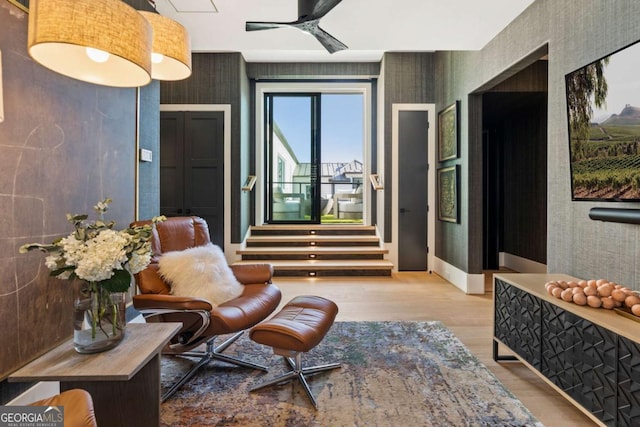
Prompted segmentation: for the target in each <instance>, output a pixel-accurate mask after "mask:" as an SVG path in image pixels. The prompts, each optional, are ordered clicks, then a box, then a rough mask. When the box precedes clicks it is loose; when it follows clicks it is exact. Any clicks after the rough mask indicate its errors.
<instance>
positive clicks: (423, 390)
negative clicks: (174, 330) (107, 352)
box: [161, 322, 542, 427]
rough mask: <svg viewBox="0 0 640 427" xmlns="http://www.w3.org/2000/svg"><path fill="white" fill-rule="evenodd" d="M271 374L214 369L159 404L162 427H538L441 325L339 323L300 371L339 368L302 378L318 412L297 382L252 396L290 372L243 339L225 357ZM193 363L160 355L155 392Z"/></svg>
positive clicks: (279, 359) (268, 351) (280, 361)
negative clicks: (260, 366)
mask: <svg viewBox="0 0 640 427" xmlns="http://www.w3.org/2000/svg"><path fill="white" fill-rule="evenodd" d="M226 352H227V353H229V354H235V355H244V356H243V357H245V358H250V359H251V360H253V361H254V362H257V363H261V364H265V365H266V366H269V367H270V370H269V373H263V372H259V371H252V370H249V369H245V368H237V367H230V366H226V365H224V364H222V363H218V362H216V363H213V364H210V365H209V366H207V367H204V368H201V369H200V371H199V373H198V374H196V376H195V377H194V378H192V379H191V381H190V382H189V383H187V384H185V385H184V386H183V387H182V389H181V390H179V391H178V392H177V393H176V394H175V395H174V396H173V397H172V398H170V399H169V400H167V401H166V402H165V403H163V404H162V408H161V420H162V422H161V425H162V426H194V427H195V426H243V427H244V426H269V427H278V426H291V427H299V426H322V427H328V426H331V427H334V426H335V427H338V426H367V427H373V426H384V427H389V426H443V427H444V426H446V427H450V426H456V427H457V426H501V427H505V426H542V424H540V423H539V422H538V421H537V420H536V419H535V418H534V417H533V415H532V414H531V413H530V412H529V411H528V410H527V409H526V408H525V407H524V405H522V403H521V402H520V401H519V400H517V399H516V398H515V397H514V396H513V395H512V394H511V393H510V392H509V391H508V390H506V389H505V388H504V386H503V385H502V384H501V383H500V381H499V380H498V379H497V378H496V377H495V376H494V375H493V374H492V373H491V372H490V371H489V370H488V369H487V368H486V367H485V366H484V365H483V364H482V363H481V362H480V361H479V360H478V359H476V357H475V356H473V355H472V354H471V353H470V352H469V351H468V350H467V349H466V348H465V347H464V345H463V344H462V343H461V342H460V340H459V339H458V338H457V337H456V336H455V335H453V334H452V333H451V332H450V331H449V330H448V329H447V328H445V327H444V326H443V325H442V323H440V322H336V323H335V324H334V325H333V326H332V328H331V330H330V331H329V333H328V334H327V336H326V337H325V339H324V340H323V341H322V342H321V343H320V344H319V345H318V346H317V347H316V348H314V349H313V350H312V351H311V352H309V353H308V354H306V355H304V357H303V364H304V366H315V365H320V364H324V363H331V362H341V363H342V368H341V369H336V370H333V371H328V372H322V373H318V374H316V375H314V376H311V377H309V383H310V386H311V390H312V392H313V393H314V395H315V396H316V399H317V401H318V406H319V409H318V410H317V411H316V410H315V409H313V406H312V405H311V403H310V402H309V400H308V398H307V396H306V394H305V392H304V389H303V388H302V385H301V384H299V383H298V382H297V381H292V382H289V383H285V384H281V385H277V386H274V387H270V388H265V389H262V390H259V391H256V392H252V393H250V392H249V389H250V388H251V387H252V386H254V385H256V384H260V383H262V382H263V381H264V380H265V379H267V378H272V377H275V376H276V375H278V374H280V373H282V372H285V371H288V370H289V367H288V365H287V364H286V362H285V361H284V359H283V358H282V357H280V356H275V355H273V353H272V352H271V349H270V348H268V347H264V346H261V345H259V344H256V343H254V342H252V341H251V340H250V339H249V338H248V337H247V334H245V335H243V336H242V337H241V338H240V339H239V340H238V341H237V342H236V343H235V344H233V345H232V346H231V347H229V348H228V349H227V351H226ZM191 363H192V361H191V360H189V359H186V358H181V357H172V356H165V357H163V362H162V386H163V388H165V387H168V386H170V385H171V384H172V383H173V382H174V381H175V380H176V379H177V378H179V376H180V374H181V373H182V372H185V371H186V370H187V369H188V367H189V365H190V364H191Z"/></svg>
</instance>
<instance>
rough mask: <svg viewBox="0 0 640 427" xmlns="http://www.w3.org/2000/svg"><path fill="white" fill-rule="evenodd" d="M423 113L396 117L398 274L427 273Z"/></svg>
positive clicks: (425, 115)
mask: <svg viewBox="0 0 640 427" xmlns="http://www.w3.org/2000/svg"><path fill="white" fill-rule="evenodd" d="M428 132H429V116H428V112H427V111H400V113H399V115H398V208H399V209H398V270H401V271H403V270H413V271H424V270H426V269H427V145H428V144H427V142H428Z"/></svg>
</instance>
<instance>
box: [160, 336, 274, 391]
mask: <svg viewBox="0 0 640 427" xmlns="http://www.w3.org/2000/svg"><path fill="white" fill-rule="evenodd" d="M243 333H244V331H242V332H238V333H237V334H235V335H233V336H232V337H230V338H229V339H227V340H226V341H225V342H223V343H222V344H220V345H219V346H217V347H214V346H213V341H214V340H215V337H213V338H211V339H210V340H209V341H207V343H206V346H207V349H206V350H205V351H186V352H184V353H178V354H176V356H190V357H199V358H200V360H199V361H198V362H197V363H196V364H194V365H193V366H192V367H191V369H190V370H189V371H188V372H187V373H186V374H184V375H183V376H182V378H180V380H178V382H176V383H175V384H174V385H172V386H171V388H170V389H169V390H167V391H166V392H165V393H164V394H163V395H162V397H161V399H160V401H161V402H164V401H165V400H167V399H168V398H170V397H171V396H173V395H174V394H175V393H176V392H177V391H178V389H179V388H180V387H182V386H183V385H184V384H185V383H186V382H187V381H189V380H190V379H191V377H193V376H194V375H195V373H196V372H197V371H198V369H200V368H201V367H202V366H204V365H206V364H207V363H209V362H211V361H212V360H219V361H221V362H226V363H230V364H232V365H237V366H243V367H245V368H251V369H259V370H261V371H265V372H267V371H268V368H267V367H266V366H262V365H258V364H257V363H253V362H247V361H245V360H241V359H238V358H235V357H231V356H227V355H225V354H222V352H223V351H225V350H226V349H227V347H229V346H230V345H231V344H233V343H234V342H235V341H236V340H237V339H238V338H240V336H241V335H242V334H243Z"/></svg>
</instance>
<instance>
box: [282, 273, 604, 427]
mask: <svg viewBox="0 0 640 427" xmlns="http://www.w3.org/2000/svg"><path fill="white" fill-rule="evenodd" d="M274 283H276V284H277V285H278V286H279V287H280V289H281V290H282V295H283V297H282V300H283V304H284V303H285V302H287V301H289V300H290V299H291V298H293V297H294V296H296V295H308V294H313V295H320V296H324V297H326V298H329V299H331V300H333V301H335V302H336V303H337V304H338V306H339V307H340V312H339V313H338V317H337V320H339V321H340V320H341V321H363V320H440V321H441V322H442V323H444V324H445V325H446V326H447V327H448V328H449V329H450V330H451V331H452V332H453V333H454V334H455V335H456V336H457V337H458V338H459V339H460V340H461V341H462V342H463V343H464V344H465V345H466V346H467V348H468V349H469V350H470V351H471V352H472V353H474V354H475V355H476V357H478V359H480V360H481V361H482V362H483V363H484V364H485V365H486V366H487V367H488V368H489V369H490V370H491V371H492V372H493V373H494V374H495V375H496V376H497V377H498V378H499V379H500V381H502V383H503V384H504V385H505V386H506V387H507V388H508V389H509V390H510V391H511V392H512V393H513V394H514V395H515V396H516V397H517V398H518V399H520V401H521V402H523V403H524V404H525V405H526V406H527V408H529V410H530V411H531V412H532V413H533V414H534V415H535V416H536V417H537V418H538V419H539V420H540V421H541V422H542V423H543V424H544V425H545V426H550V427H555V426H562V427H572V426H576V427H577V426H580V427H584V426H591V425H597V424H596V423H594V421H592V420H591V419H590V418H589V417H587V416H586V415H585V414H583V413H582V412H581V411H580V410H578V409H577V408H575V407H574V406H573V405H571V404H570V403H568V402H567V400H565V399H564V398H563V397H562V396H561V395H559V394H558V393H557V392H556V391H555V390H553V389H552V388H551V387H550V386H549V385H548V384H547V383H546V382H545V381H544V380H542V379H541V378H540V377H538V376H537V375H536V374H534V373H533V372H531V371H530V370H529V369H528V368H527V367H525V366H524V365H522V364H521V363H520V362H501V363H500V364H498V363H496V362H494V361H493V358H492V329H493V296H492V294H491V293H486V294H485V295H465V294H464V293H463V292H462V291H460V290H459V289H458V288H456V287H455V286H453V285H452V284H450V283H449V282H447V281H446V280H444V279H442V278H441V277H440V276H438V275H436V274H429V273H427V272H400V273H395V274H394V275H393V277H361V278H357V277H339V278H337V277H332V278H298V277H275V278H274ZM503 353H505V354H506V352H505V351H504V350H503V351H501V354H503Z"/></svg>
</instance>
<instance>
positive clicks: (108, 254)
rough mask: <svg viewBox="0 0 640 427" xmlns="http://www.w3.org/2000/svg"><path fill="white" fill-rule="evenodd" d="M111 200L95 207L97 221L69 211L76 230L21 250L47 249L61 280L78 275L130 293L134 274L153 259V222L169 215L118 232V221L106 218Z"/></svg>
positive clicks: (48, 262) (50, 264)
mask: <svg viewBox="0 0 640 427" xmlns="http://www.w3.org/2000/svg"><path fill="white" fill-rule="evenodd" d="M110 203H111V199H105V200H103V201H102V202H100V203H98V204H97V205H96V206H94V207H93V209H94V210H95V211H96V213H97V215H98V219H97V220H96V221H94V222H89V223H87V222H85V221H86V219H87V218H88V216H87V215H71V214H67V220H68V221H69V222H70V223H72V224H73V226H74V228H75V231H73V232H72V233H71V234H69V235H68V236H66V237H62V238H60V239H57V240H55V241H53V242H52V243H51V244H48V245H47V244H40V243H29V244H26V245H23V246H21V247H20V253H26V252H28V251H30V250H33V249H38V250H41V251H43V252H47V253H48V254H49V255H48V256H47V258H46V265H47V267H48V268H49V270H51V275H52V276H55V277H58V278H60V279H73V278H75V277H77V278H79V279H82V280H84V281H86V282H89V283H95V284H96V286H99V287H104V288H105V289H106V290H108V291H109V292H126V291H127V289H129V285H130V284H131V275H132V274H136V273H138V272H140V271H142V270H144V269H145V268H146V267H147V265H149V262H150V261H151V255H152V253H151V244H150V242H149V239H150V238H151V232H152V229H153V224H154V223H156V222H158V221H162V220H164V219H165V218H164V217H155V218H153V221H152V224H148V225H144V226H138V227H129V228H126V229H124V230H121V231H115V230H113V227H114V226H115V222H114V221H110V222H108V223H107V222H105V221H104V213H105V212H106V211H107V210H108V208H109V204H110Z"/></svg>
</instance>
